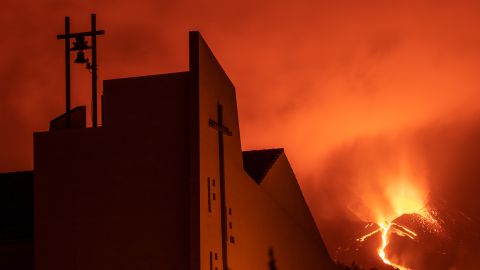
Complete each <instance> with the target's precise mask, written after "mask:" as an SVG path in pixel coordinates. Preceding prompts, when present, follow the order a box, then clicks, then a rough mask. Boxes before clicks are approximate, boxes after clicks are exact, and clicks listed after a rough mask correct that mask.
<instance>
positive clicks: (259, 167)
mask: <svg viewBox="0 0 480 270" xmlns="http://www.w3.org/2000/svg"><path fill="white" fill-rule="evenodd" d="M281 154H283V148H277V149H264V150H253V151H243V152H242V157H243V169H244V170H245V171H246V172H247V173H248V175H250V177H252V179H253V180H255V182H257V184H260V183H261V182H262V180H263V178H264V177H265V175H266V174H267V172H268V171H269V170H270V168H272V166H273V164H275V161H277V159H278V157H279V156H280V155H281Z"/></svg>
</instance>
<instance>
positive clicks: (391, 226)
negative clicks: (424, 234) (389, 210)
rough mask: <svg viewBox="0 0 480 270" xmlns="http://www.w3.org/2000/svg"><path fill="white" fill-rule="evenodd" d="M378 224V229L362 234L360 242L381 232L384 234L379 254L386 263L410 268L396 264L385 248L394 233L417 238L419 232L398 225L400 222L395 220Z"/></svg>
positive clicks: (401, 267)
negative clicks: (397, 222) (394, 221)
mask: <svg viewBox="0 0 480 270" xmlns="http://www.w3.org/2000/svg"><path fill="white" fill-rule="evenodd" d="M377 225H378V226H379V228H378V229H376V230H375V231H373V232H371V233H369V234H366V235H364V236H362V237H361V238H359V239H357V240H358V241H360V242H363V241H365V239H367V238H368V237H370V236H372V235H374V234H376V233H381V234H382V244H381V246H380V247H379V248H378V250H377V251H378V256H380V258H381V259H382V261H383V262H384V263H385V264H388V265H391V266H393V267H395V268H398V269H400V270H409V269H410V268H408V267H405V266H402V265H399V264H396V263H393V262H392V261H391V260H390V259H388V258H387V255H386V253H385V249H386V248H387V246H388V244H389V242H390V235H391V234H392V233H394V234H396V235H399V236H402V237H408V238H410V239H415V237H416V236H417V234H416V233H415V232H413V231H412V230H409V229H407V228H406V227H404V226H401V225H398V224H396V223H393V222H388V221H385V222H383V223H378V224H377Z"/></svg>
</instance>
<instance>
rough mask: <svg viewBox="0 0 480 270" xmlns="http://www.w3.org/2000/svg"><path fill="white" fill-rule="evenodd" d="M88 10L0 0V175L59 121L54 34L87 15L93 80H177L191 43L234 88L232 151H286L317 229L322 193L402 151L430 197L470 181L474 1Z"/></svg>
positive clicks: (77, 72) (477, 6)
mask: <svg viewBox="0 0 480 270" xmlns="http://www.w3.org/2000/svg"><path fill="white" fill-rule="evenodd" d="M99 2H100V1H93V0H85V1H78V0H77V1H70V0H68V1H67V0H35V1H30V3H26V2H25V1H17V0H3V1H1V3H0V24H1V25H2V27H1V28H0V35H1V36H2V41H1V43H0V44H1V45H0V48H1V49H2V50H0V82H1V87H0V172H3V171H15V170H29V169H32V132H33V131H35V130H36V131H39V130H46V129H47V128H48V123H49V120H50V119H52V118H54V117H56V116H57V115H59V114H60V113H62V112H63V109H64V69H63V68H64V63H63V60H64V59H63V53H64V51H63V43H62V42H61V41H58V40H56V38H55V35H56V34H58V33H62V32H63V20H64V16H65V15H69V16H71V17H72V22H71V24H72V28H73V29H72V30H73V31H85V30H86V29H88V27H89V18H90V17H89V14H90V13H91V12H96V13H97V21H98V24H99V27H100V28H103V29H105V30H106V35H105V36H102V37H100V38H99V57H98V61H99V79H100V80H103V79H110V78H118V77H129V76H137V75H146V74H158V73H165V72H173V71H182V70H187V69H188V59H187V58H188V51H187V50H188V31H189V30H200V31H201V32H202V34H203V36H204V37H205V38H206V40H207V42H208V43H209V45H210V47H211V48H212V50H213V51H214V53H215V54H216V56H217V58H218V59H219V61H220V63H221V64H222V66H223V67H224V69H225V70H226V72H227V74H228V75H229V76H230V78H231V80H232V81H233V83H234V84H235V86H236V88H237V100H238V103H239V104H238V108H239V114H240V127H241V132H242V144H243V148H244V149H260V148H269V147H284V148H285V149H286V153H287V155H288V157H289V160H290V161H291V163H292V164H293V166H294V169H295V171H296V173H297V175H298V176H299V180H300V183H301V185H302V188H303V189H304V191H305V193H306V197H307V200H308V201H309V202H310V205H311V206H312V208H313V210H314V212H315V213H314V214H315V215H316V216H317V217H318V216H319V215H321V213H324V212H323V211H325V209H326V207H325V206H324V205H323V204H322V203H326V202H327V201H326V199H328V202H329V203H332V200H331V199H332V197H329V196H317V195H318V193H319V192H320V193H321V192H324V191H325V189H323V188H325V187H326V186H327V187H328V188H326V190H328V191H329V192H330V191H332V192H334V191H335V190H336V189H338V188H343V187H344V186H345V185H350V184H351V187H358V186H359V185H358V183H359V182H361V181H365V179H364V178H361V177H360V178H361V179H360V178H359V175H363V172H365V171H368V170H369V168H370V167H368V166H372V167H371V168H372V170H376V169H378V167H379V166H378V164H382V166H388V164H390V163H392V162H393V163H395V162H396V160H397V158H398V153H400V152H402V153H403V150H404V149H408V151H407V152H408V153H410V154H411V153H413V154H411V156H409V157H408V158H407V159H408V160H410V161H411V160H415V161H416V160H420V162H419V163H421V164H422V166H423V170H425V172H424V174H425V175H426V177H427V178H428V177H430V179H429V180H427V182H429V181H430V184H431V182H432V181H438V183H442V185H443V186H444V187H445V188H444V190H443V191H442V192H445V190H447V189H448V188H452V187H453V185H452V183H453V182H452V181H453V180H452V179H457V178H458V177H457V176H458V173H459V170H461V171H462V173H463V175H462V177H463V178H462V179H468V181H470V180H472V179H473V176H478V175H479V174H478V173H477V172H476V171H475V172H471V173H469V172H470V171H468V170H477V169H476V165H471V164H470V163H471V162H472V160H474V161H478V157H477V155H476V154H475V153H474V152H472V151H469V149H470V150H471V149H478V150H480V146H479V145H480V144H479V143H477V140H476V139H475V138H480V135H479V134H480V132H479V130H480V124H479V123H480V121H478V119H480V118H478V115H480V114H479V113H480V106H479V105H478V104H479V100H480V79H479V77H480V76H479V74H480V73H479V72H480V34H479V33H480V32H479V25H480V16H479V14H480V3H479V2H478V1H457V0H456V1H453V0H452V1H439V0H437V1H354V0H350V1H305V0H297V1H278V0H276V1H258V0H243V1H235V2H234V1H161V0H147V1H142V0H138V1H134V2H132V1H128V0H116V1H102V3H99ZM190 2H192V3H190ZM133 3H134V4H133ZM72 71H73V74H72V84H73V87H72V91H73V104H74V105H79V104H88V105H89V102H90V101H89V99H90V97H89V89H90V88H89V87H90V86H89V84H90V77H89V75H88V74H87V71H86V70H84V69H83V67H81V66H78V65H74V66H72ZM456 131H459V132H456ZM477 135H479V136H477ZM400 146H401V147H400ZM472 147H473V148H472ZM402 149H403V150H402ZM449 156H450V157H454V158H456V161H458V164H452V162H450V161H449V160H448V158H447V159H442V157H449ZM365 159H367V161H368V160H370V161H371V162H370V163H369V162H366V163H365ZM446 160H447V161H446ZM383 161H385V162H383ZM464 161H470V163H468V162H464ZM462 162H464V163H462ZM385 164H387V165H385ZM464 164H466V165H465V166H466V167H467V169H465V166H464ZM469 164H470V165H471V166H470V165H469ZM417 165H418V164H417ZM444 165H445V166H444ZM361 166H367V168H360V167H361ZM469 166H470V167H469ZM342 170H349V171H348V173H347V174H346V175H347V176H348V177H349V179H350V180H345V179H344V178H342V177H340V178H339V176H338V172H339V171H342ZM477 171H478V170H477ZM475 179H476V178H475ZM327 181H340V182H341V181H346V182H342V184H341V185H330V186H328V185H326V184H325V183H326V182H327ZM349 181H351V182H349ZM352 181H353V182H352ZM355 181H356V182H355ZM372 181H373V182H372V183H374V182H375V181H374V180H372ZM422 181H423V180H422ZM468 181H466V183H467V184H465V185H463V186H462V185H461V187H460V188H459V189H458V191H459V192H466V193H468V190H471V187H472V185H470V184H471V183H473V182H468ZM335 183H338V182H335ZM468 183H470V184H468ZM475 185H476V184H473V186H475ZM442 192H439V194H440V193H442ZM335 194H336V193H335ZM347 195H348V194H347ZM347 195H345V196H347ZM333 197H336V195H335V196H333ZM464 197H468V196H464ZM472 198H473V197H472ZM468 203H469V200H468V199H466V200H460V201H459V204H460V205H467V204H468ZM332 204H335V203H332ZM334 206H335V205H334ZM337 207H345V206H344V205H342V206H340V205H337ZM337 210H338V211H346V210H348V209H337ZM319 213H320V214H319ZM326 215H328V213H326Z"/></svg>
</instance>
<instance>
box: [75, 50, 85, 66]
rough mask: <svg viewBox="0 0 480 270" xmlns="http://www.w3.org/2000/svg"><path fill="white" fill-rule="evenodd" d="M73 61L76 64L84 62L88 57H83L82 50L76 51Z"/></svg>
mask: <svg viewBox="0 0 480 270" xmlns="http://www.w3.org/2000/svg"><path fill="white" fill-rule="evenodd" d="M73 62H74V63H77V64H85V63H88V58H86V57H85V53H84V52H83V51H79V52H77V58H76V59H75V61H73Z"/></svg>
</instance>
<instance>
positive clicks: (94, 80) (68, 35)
mask: <svg viewBox="0 0 480 270" xmlns="http://www.w3.org/2000/svg"><path fill="white" fill-rule="evenodd" d="M103 34H105V31H104V30H97V19H96V15H95V14H92V15H91V31H90V32H78V33H70V17H68V16H67V17H65V34H62V35H57V39H64V40H65V116H66V125H65V126H66V128H67V129H69V128H70V126H71V115H70V112H71V104H70V99H71V98H70V87H71V86H70V52H71V51H72V49H71V48H70V39H72V38H76V39H85V37H91V41H92V46H91V47H89V46H86V43H84V44H83V45H84V47H80V48H77V49H75V50H78V51H79V53H81V54H82V55H83V50H90V49H91V50H92V63H90V62H89V60H88V58H87V59H84V61H80V62H77V61H75V62H76V63H86V64H87V69H90V70H91V71H92V126H93V127H97V126H98V122H97V117H98V113H97V36H99V35H103ZM77 59H78V58H77Z"/></svg>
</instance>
